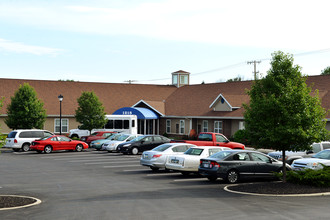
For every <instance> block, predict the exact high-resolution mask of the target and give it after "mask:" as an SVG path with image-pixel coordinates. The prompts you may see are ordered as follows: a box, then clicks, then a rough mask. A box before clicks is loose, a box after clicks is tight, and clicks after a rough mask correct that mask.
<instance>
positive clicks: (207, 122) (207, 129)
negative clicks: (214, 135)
mask: <svg viewBox="0 0 330 220" xmlns="http://www.w3.org/2000/svg"><path fill="white" fill-rule="evenodd" d="M204 122H206V124H207V127H204ZM204 128H206V131H205V130H204ZM202 131H203V132H208V131H209V121H208V120H203V121H202Z"/></svg>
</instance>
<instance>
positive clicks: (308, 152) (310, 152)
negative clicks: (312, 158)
mask: <svg viewBox="0 0 330 220" xmlns="http://www.w3.org/2000/svg"><path fill="white" fill-rule="evenodd" d="M312 153H314V152H313V151H312V150H309V151H307V152H306V154H312Z"/></svg>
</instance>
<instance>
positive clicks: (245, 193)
mask: <svg viewBox="0 0 330 220" xmlns="http://www.w3.org/2000/svg"><path fill="white" fill-rule="evenodd" d="M237 185H239V184H233V185H227V186H225V187H224V188H223V189H224V190H225V191H227V192H230V193H236V194H242V195H250V196H275V197H304V196H329V195H330V192H324V193H309V194H262V193H249V192H240V191H235V190H230V189H228V187H230V186H237Z"/></svg>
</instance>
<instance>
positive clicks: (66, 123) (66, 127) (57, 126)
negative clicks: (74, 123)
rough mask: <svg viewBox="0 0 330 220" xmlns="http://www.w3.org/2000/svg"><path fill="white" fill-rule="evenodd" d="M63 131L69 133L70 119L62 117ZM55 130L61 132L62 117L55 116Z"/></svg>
mask: <svg viewBox="0 0 330 220" xmlns="http://www.w3.org/2000/svg"><path fill="white" fill-rule="evenodd" d="M61 125H62V132H63V133H67V132H68V130H69V120H68V119H62V124H61ZM55 132H56V133H60V119H59V118H55Z"/></svg>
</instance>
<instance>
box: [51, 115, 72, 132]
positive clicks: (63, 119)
mask: <svg viewBox="0 0 330 220" xmlns="http://www.w3.org/2000/svg"><path fill="white" fill-rule="evenodd" d="M57 120H58V121H59V120H60V119H59V118H55V119H54V132H56V121H57ZM63 121H67V125H66V126H63V125H64V123H63ZM61 126H62V128H61V130H62V132H61V133H69V128H70V127H69V119H68V118H62V123H61ZM63 127H67V131H63ZM56 133H59V132H56Z"/></svg>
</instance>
